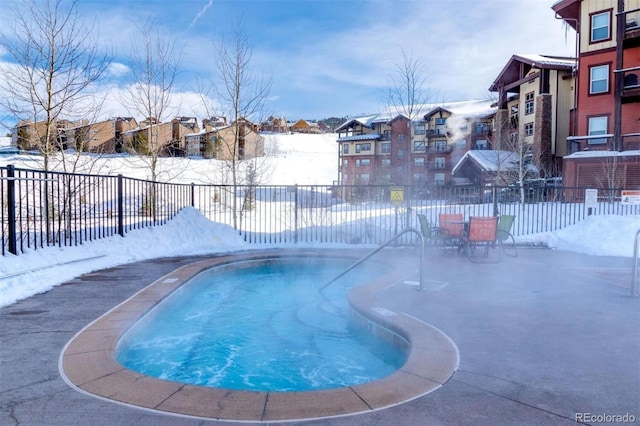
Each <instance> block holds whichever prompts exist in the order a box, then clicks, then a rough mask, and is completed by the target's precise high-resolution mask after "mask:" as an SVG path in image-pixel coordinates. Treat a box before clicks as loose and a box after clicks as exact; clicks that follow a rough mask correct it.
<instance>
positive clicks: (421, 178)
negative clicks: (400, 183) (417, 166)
mask: <svg viewBox="0 0 640 426" xmlns="http://www.w3.org/2000/svg"><path fill="white" fill-rule="evenodd" d="M413 181H414V182H416V183H417V182H424V174H422V173H414V174H413Z"/></svg>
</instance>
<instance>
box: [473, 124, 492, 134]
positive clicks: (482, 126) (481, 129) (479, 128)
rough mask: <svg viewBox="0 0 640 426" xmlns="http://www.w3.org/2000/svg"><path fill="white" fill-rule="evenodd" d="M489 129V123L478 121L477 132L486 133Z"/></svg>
mask: <svg viewBox="0 0 640 426" xmlns="http://www.w3.org/2000/svg"><path fill="white" fill-rule="evenodd" d="M488 131H489V125H488V124H487V123H476V133H477V134H480V135H482V134H484V133H487V132H488Z"/></svg>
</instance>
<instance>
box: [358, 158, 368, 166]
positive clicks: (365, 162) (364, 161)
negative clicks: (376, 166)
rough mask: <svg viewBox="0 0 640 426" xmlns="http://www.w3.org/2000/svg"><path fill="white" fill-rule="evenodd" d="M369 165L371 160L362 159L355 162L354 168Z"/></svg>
mask: <svg viewBox="0 0 640 426" xmlns="http://www.w3.org/2000/svg"><path fill="white" fill-rule="evenodd" d="M370 164H371V160H370V159H369V158H362V159H357V160H356V167H360V166H368V165H370Z"/></svg>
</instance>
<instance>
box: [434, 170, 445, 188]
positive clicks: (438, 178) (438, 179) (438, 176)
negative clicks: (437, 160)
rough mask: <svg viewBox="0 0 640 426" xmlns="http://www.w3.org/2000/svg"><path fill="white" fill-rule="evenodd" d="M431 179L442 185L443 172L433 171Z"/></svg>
mask: <svg viewBox="0 0 640 426" xmlns="http://www.w3.org/2000/svg"><path fill="white" fill-rule="evenodd" d="M433 181H434V182H435V184H436V185H440V186H444V173H434V174H433Z"/></svg>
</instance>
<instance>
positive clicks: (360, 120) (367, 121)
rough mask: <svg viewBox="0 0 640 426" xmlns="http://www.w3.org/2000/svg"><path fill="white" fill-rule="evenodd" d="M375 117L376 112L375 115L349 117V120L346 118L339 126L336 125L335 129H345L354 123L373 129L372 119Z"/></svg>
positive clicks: (337, 130)
mask: <svg viewBox="0 0 640 426" xmlns="http://www.w3.org/2000/svg"><path fill="white" fill-rule="evenodd" d="M376 117H378V114H376V115H368V116H365V117H355V118H350V119H349V120H347V121H345V122H344V123H342V124H341V125H340V127H338V128H337V129H336V130H335V131H336V132H339V131H341V130H346V129H349V128H350V127H352V126H354V125H362V126H365V127H368V128H370V129H373V121H374V120H375V118H376Z"/></svg>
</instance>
